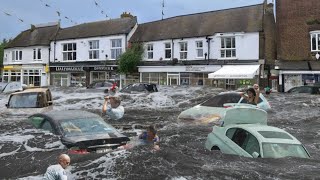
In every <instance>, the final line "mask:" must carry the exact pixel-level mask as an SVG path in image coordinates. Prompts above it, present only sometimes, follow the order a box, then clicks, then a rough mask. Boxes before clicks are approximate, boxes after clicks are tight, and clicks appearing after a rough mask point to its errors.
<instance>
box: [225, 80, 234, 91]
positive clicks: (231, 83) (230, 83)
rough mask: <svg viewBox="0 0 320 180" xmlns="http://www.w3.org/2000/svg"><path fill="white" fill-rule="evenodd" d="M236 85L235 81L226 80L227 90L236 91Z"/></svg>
mask: <svg viewBox="0 0 320 180" xmlns="http://www.w3.org/2000/svg"><path fill="white" fill-rule="evenodd" d="M235 87H236V84H235V80H234V79H226V89H228V90H229V89H235Z"/></svg>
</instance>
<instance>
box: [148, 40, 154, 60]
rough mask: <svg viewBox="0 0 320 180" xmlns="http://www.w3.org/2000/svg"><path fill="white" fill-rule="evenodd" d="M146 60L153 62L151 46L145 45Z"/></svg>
mask: <svg viewBox="0 0 320 180" xmlns="http://www.w3.org/2000/svg"><path fill="white" fill-rule="evenodd" d="M147 59H148V60H153V44H147Z"/></svg>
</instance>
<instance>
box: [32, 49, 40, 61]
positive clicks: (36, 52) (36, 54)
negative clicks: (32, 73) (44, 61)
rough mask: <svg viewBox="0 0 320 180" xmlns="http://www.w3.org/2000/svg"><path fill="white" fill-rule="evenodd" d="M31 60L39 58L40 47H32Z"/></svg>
mask: <svg viewBox="0 0 320 180" xmlns="http://www.w3.org/2000/svg"><path fill="white" fill-rule="evenodd" d="M33 60H35V61H39V60H41V49H40V48H35V49H33Z"/></svg>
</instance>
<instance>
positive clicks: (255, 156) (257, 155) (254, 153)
mask: <svg viewBox="0 0 320 180" xmlns="http://www.w3.org/2000/svg"><path fill="white" fill-rule="evenodd" d="M252 157H253V158H258V157H260V154H259V153H257V152H253V153H252Z"/></svg>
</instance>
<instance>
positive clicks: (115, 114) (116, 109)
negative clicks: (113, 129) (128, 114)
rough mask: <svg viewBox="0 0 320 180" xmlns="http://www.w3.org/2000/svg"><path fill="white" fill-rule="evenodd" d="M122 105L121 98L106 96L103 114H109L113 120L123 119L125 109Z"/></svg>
mask: <svg viewBox="0 0 320 180" xmlns="http://www.w3.org/2000/svg"><path fill="white" fill-rule="evenodd" d="M108 100H110V105H109V104H108ZM120 104H121V100H120V97H117V96H111V97H109V96H106V97H105V98H104V103H103V107H102V113H103V114H107V115H108V116H109V117H110V118H111V119H112V120H118V119H121V118H122V117H123V115H124V108H123V106H121V105H120Z"/></svg>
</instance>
